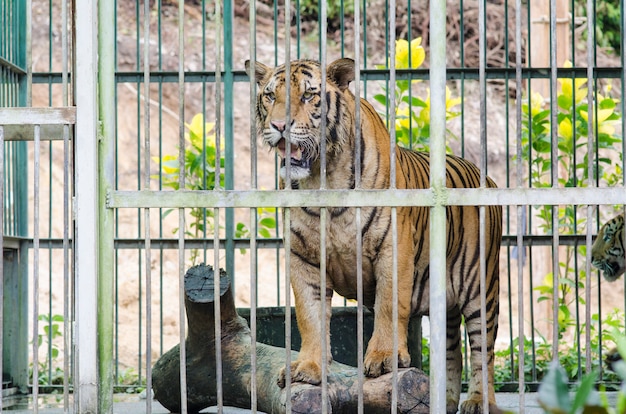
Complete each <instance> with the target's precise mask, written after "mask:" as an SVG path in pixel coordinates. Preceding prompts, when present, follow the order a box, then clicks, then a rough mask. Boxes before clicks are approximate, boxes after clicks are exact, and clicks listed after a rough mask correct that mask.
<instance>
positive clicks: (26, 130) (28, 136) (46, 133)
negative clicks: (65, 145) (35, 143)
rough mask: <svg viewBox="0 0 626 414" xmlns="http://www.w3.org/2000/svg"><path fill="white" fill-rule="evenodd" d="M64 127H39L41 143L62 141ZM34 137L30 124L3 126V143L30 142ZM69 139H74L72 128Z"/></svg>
mask: <svg viewBox="0 0 626 414" xmlns="http://www.w3.org/2000/svg"><path fill="white" fill-rule="evenodd" d="M63 128H64V125H58V124H53V125H41V128H40V134H41V137H40V139H41V140H42V141H63ZM34 137H35V126H34V125H32V124H30V125H29V124H23V125H6V126H4V140H5V141H32V140H33V139H34ZM69 139H70V140H72V139H74V128H70V135H69Z"/></svg>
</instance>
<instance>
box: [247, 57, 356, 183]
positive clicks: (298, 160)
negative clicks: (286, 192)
mask: <svg viewBox="0 0 626 414" xmlns="http://www.w3.org/2000/svg"><path fill="white" fill-rule="evenodd" d="M338 62H339V63H338ZM350 62H352V61H351V60H349V59H340V61H336V62H333V63H332V64H331V65H330V66H329V67H328V69H327V81H326V102H327V115H326V131H325V134H324V135H326V144H327V147H326V153H327V154H333V153H336V152H338V151H340V148H341V144H342V143H341V142H340V139H339V138H338V137H341V136H345V135H346V134H343V133H338V131H337V128H339V127H340V124H339V121H337V120H336V117H337V116H339V115H340V113H341V111H342V107H343V106H344V103H343V100H342V95H343V92H344V91H345V90H346V89H347V86H348V84H349V82H350V81H351V80H352V79H353V78H354V64H353V62H352V64H350ZM246 71H247V72H248V74H249V75H250V61H246ZM254 78H255V80H256V82H257V84H258V95H257V107H256V112H257V133H258V135H259V136H260V137H262V139H263V142H264V143H265V144H267V145H268V146H270V147H271V148H273V149H275V150H276V151H277V152H278V154H279V155H280V157H281V159H282V163H281V169H280V175H281V177H282V178H283V179H285V178H286V176H287V163H289V170H290V178H291V180H302V179H305V178H307V177H309V176H311V175H312V174H315V173H319V159H320V153H321V142H322V138H323V137H322V135H323V134H322V131H321V128H320V127H321V123H322V77H321V68H320V65H319V63H318V62H315V61H310V60H297V61H294V62H291V66H290V75H289V78H290V85H289V86H290V90H289V96H287V85H286V81H285V65H281V66H278V67H276V68H271V67H268V66H265V65H263V64H262V63H259V62H256V63H255V74H254ZM288 105H289V111H290V113H289V116H287V106H288ZM287 122H289V125H287Z"/></svg>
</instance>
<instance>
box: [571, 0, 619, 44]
mask: <svg viewBox="0 0 626 414" xmlns="http://www.w3.org/2000/svg"><path fill="white" fill-rule="evenodd" d="M594 9H595V12H594V18H595V25H596V31H595V35H596V44H597V45H599V46H601V47H610V48H612V49H613V50H614V51H615V53H617V54H619V53H620V50H621V35H620V33H621V25H622V17H621V13H620V0H603V1H595V2H594ZM574 10H575V12H576V15H577V16H586V15H587V0H576V3H575V6H574Z"/></svg>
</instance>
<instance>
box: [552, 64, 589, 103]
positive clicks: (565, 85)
mask: <svg viewBox="0 0 626 414" xmlns="http://www.w3.org/2000/svg"><path fill="white" fill-rule="evenodd" d="M563 67H565V68H571V67H572V62H570V61H569V60H566V61H565V63H564V64H563ZM558 81H559V83H560V84H561V92H562V93H563V95H565V96H567V97H568V98H570V99H573V97H574V93H576V103H580V101H582V100H583V98H585V97H586V96H587V88H583V86H584V85H585V84H586V83H587V79H586V78H574V79H563V78H559V79H558Z"/></svg>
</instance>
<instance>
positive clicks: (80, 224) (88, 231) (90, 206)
mask: <svg viewBox="0 0 626 414" xmlns="http://www.w3.org/2000/svg"><path fill="white" fill-rule="evenodd" d="M96 18H97V15H96V2H95V1H93V0H91V1H89V0H85V1H79V2H76V39H79V41H77V43H76V54H75V56H76V85H80V88H76V89H75V93H76V134H77V135H78V136H80V137H81V139H79V140H76V141H75V153H76V154H80V157H81V162H80V163H79V164H77V165H76V170H75V184H76V197H75V206H76V209H75V213H76V216H75V226H76V227H75V232H76V233H75V234H76V240H80V244H81V249H80V251H78V250H74V254H75V263H76V274H75V277H76V291H77V292H80V294H79V295H77V296H76V342H75V355H76V367H77V374H76V375H75V376H74V378H75V383H74V390H75V392H78V398H77V400H78V402H77V410H78V412H81V413H86V412H97V410H98V384H99V382H100V378H99V376H98V370H97V367H98V359H97V355H98V349H97V348H98V347H97V337H98V335H97V333H98V332H97V329H96V327H97V326H98V324H97V321H98V317H97V304H98V296H97V284H98V263H97V257H98V239H97V235H98V227H97V211H98V206H97V200H98V197H97V193H96V189H97V177H96V168H95V166H96V165H97V155H96V154H97V142H98V141H97V133H96V131H97V125H96V122H97V119H98V111H97V106H96V95H97V84H96V80H97V76H96V70H97V61H98V60H97V51H98V48H97V46H98V34H97V32H96V25H94V24H93V22H94V21H96Z"/></svg>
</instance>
